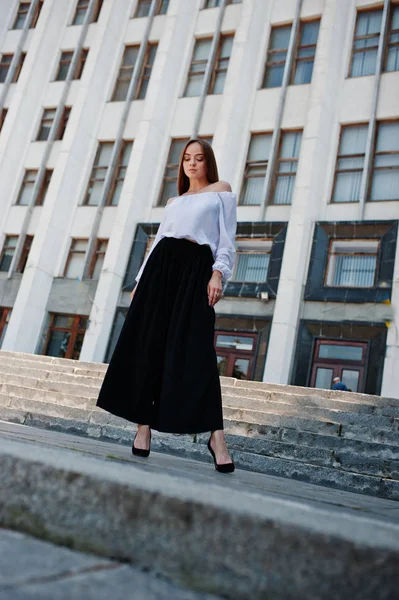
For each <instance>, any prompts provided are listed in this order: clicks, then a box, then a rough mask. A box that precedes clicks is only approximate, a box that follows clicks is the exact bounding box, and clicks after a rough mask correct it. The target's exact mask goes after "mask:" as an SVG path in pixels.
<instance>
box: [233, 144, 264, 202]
mask: <svg viewBox="0 0 399 600" xmlns="http://www.w3.org/2000/svg"><path fill="white" fill-rule="evenodd" d="M271 141H272V134H271V133H254V134H252V137H251V142H250V145H249V151H248V157H247V162H246V165H245V172H244V183H243V190H242V193H241V201H240V204H246V205H253V204H258V205H259V204H260V203H261V194H262V190H263V186H264V183H265V176H266V170H267V165H268V162H269V154H270V144H271Z"/></svg>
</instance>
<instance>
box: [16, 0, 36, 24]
mask: <svg viewBox="0 0 399 600" xmlns="http://www.w3.org/2000/svg"><path fill="white" fill-rule="evenodd" d="M30 5H31V2H20V3H19V6H18V12H17V14H16V16H15V20H14V24H13V26H12V28H13V29H23V28H24V25H25V21H26V17H27V14H28V11H29V8H30ZM42 6H43V1H41V2H39V3H38V4H37V5H36V8H35V12H34V14H33V19H32V23H31V25H30V28H33V27H36V23H37V21H38V18H39V15H40V11H41V10H42Z"/></svg>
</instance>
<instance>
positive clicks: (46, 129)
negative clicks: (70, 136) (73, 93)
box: [36, 106, 72, 142]
mask: <svg viewBox="0 0 399 600" xmlns="http://www.w3.org/2000/svg"><path fill="white" fill-rule="evenodd" d="M71 110H72V108H71V107H70V106H65V107H64V111H63V114H62V117H61V120H60V124H59V127H58V131H57V133H56V136H55V139H56V140H62V138H63V137H64V133H65V129H66V126H67V124H68V120H69V115H70V114H71ZM55 113H56V109H55V108H45V109H44V110H43V116H42V120H41V122H40V127H39V133H38V135H37V138H36V140H37V141H39V142H42V141H46V140H48V137H49V135H50V130H51V127H52V125H53V121H54V118H55Z"/></svg>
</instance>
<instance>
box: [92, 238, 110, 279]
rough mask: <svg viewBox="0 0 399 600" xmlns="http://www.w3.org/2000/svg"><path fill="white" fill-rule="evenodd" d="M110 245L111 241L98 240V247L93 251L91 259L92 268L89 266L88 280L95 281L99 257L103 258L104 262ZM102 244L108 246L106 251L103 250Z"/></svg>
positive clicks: (105, 239)
mask: <svg viewBox="0 0 399 600" xmlns="http://www.w3.org/2000/svg"><path fill="white" fill-rule="evenodd" d="M108 243H109V239H107V238H97V239H96V245H95V248H94V251H93V255H92V257H91V261H90V266H89V270H88V279H93V275H94V271H95V269H96V264H97V260H98V259H99V257H101V256H102V257H103V260H104V258H105V255H106V253H107V250H108ZM102 244H106V247H105V250H101V245H102ZM99 278H100V277H99ZM99 278H98V279H99ZM95 281H97V279H95Z"/></svg>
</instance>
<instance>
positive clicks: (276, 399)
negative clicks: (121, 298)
mask: <svg viewBox="0 0 399 600" xmlns="http://www.w3.org/2000/svg"><path fill="white" fill-rule="evenodd" d="M0 381H1V382H2V383H11V384H16V385H18V384H20V385H23V386H24V387H39V388H40V389H50V390H53V391H60V392H63V393H75V392H76V394H77V395H79V396H83V397H85V396H90V397H93V396H95V395H97V394H98V392H99V389H100V386H101V382H102V376H101V378H98V377H97V378H95V377H90V376H85V375H77V374H73V373H59V372H51V371H48V370H45V369H40V370H35V369H33V368H31V367H22V366H17V367H16V366H14V365H3V364H0ZM38 381H45V382H47V383H46V384H44V387H43V386H42V384H40V385H39V384H38V383H37V382H38ZM50 382H51V383H50ZM64 384H65V385H64ZM75 386H77V387H75ZM79 386H83V387H79ZM240 389H242V390H245V388H240ZM230 392H232V393H230ZM238 392H239V389H238V390H234V388H233V387H232V386H228V385H222V393H223V395H227V394H228V396H229V398H230V399H231V402H230V404H232V405H233V406H242V407H243V408H244V407H245V408H252V409H256V407H259V410H262V406H261V403H263V404H264V406H265V407H267V406H269V408H272V407H273V406H274V405H275V404H277V403H280V404H281V405H283V406H286V405H287V404H288V405H293V406H295V407H312V409H313V407H316V408H325V409H328V410H330V409H332V410H342V411H344V412H359V413H362V414H374V415H380V416H387V417H390V416H391V417H395V418H399V408H396V407H388V406H374V405H371V404H360V403H358V402H348V401H344V402H342V401H340V400H332V399H327V398H318V397H316V396H301V395H298V394H291V393H284V392H279V393H277V392H262V393H260V390H255V393H257V394H258V395H257V396H248V395H245V396H240V395H239V394H238Z"/></svg>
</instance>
